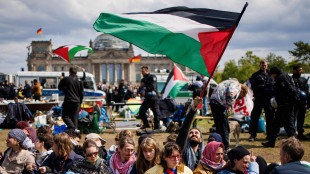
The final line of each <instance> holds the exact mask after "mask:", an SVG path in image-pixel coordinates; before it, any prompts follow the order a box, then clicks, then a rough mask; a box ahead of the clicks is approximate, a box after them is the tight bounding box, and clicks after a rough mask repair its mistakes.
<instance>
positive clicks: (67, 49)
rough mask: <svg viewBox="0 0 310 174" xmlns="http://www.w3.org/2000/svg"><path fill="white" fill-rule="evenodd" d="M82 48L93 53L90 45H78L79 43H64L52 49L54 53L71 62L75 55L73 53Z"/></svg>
mask: <svg viewBox="0 0 310 174" xmlns="http://www.w3.org/2000/svg"><path fill="white" fill-rule="evenodd" d="M82 50H89V51H90V52H92V53H94V52H93V50H92V49H91V48H90V47H85V46H80V45H65V46H61V47H59V48H57V49H56V50H54V51H53V53H54V54H57V55H59V56H60V57H61V58H63V59H64V60H65V61H67V62H69V63H70V62H71V61H72V60H73V58H74V56H75V54H76V53H77V52H79V51H82Z"/></svg>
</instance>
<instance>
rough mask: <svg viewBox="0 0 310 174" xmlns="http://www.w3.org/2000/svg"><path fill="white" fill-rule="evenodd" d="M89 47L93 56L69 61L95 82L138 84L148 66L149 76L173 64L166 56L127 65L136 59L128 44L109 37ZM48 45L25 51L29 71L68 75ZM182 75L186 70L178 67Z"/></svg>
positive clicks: (38, 44)
mask: <svg viewBox="0 0 310 174" xmlns="http://www.w3.org/2000/svg"><path fill="white" fill-rule="evenodd" d="M89 47H91V48H92V49H93V51H94V54H92V53H90V52H88V53H87V55H86V56H80V55H79V53H77V54H76V55H75V56H76V57H75V58H74V59H73V61H72V64H73V65H77V66H79V67H82V68H84V69H85V70H86V72H90V73H92V74H93V75H94V76H95V81H96V83H97V84H98V83H99V82H104V83H106V84H112V85H116V84H118V83H119V81H120V80H121V79H124V80H125V81H126V82H127V83H129V84H137V83H139V82H140V80H141V77H142V75H141V67H142V66H148V67H149V70H150V72H151V73H154V72H155V70H158V69H167V70H171V69H172V68H173V65H174V63H173V62H172V61H171V60H170V59H169V58H168V57H166V56H162V55H150V56H141V61H140V62H132V63H130V62H129V61H128V60H129V59H130V58H131V57H134V56H137V55H136V54H135V53H134V50H133V47H132V45H131V44H129V43H128V42H125V41H123V40H120V39H118V38H116V37H114V36H111V35H108V34H101V35H99V36H98V37H97V38H96V39H95V40H94V41H92V40H90V42H89ZM53 49H56V48H52V43H51V42H50V41H32V43H31V45H30V47H29V48H28V50H29V51H28V58H27V66H28V71H68V70H69V67H70V66H71V65H70V64H69V63H68V62H66V61H64V60H63V59H61V58H60V57H59V56H58V55H53V54H52V50H53ZM181 68H182V70H183V71H185V70H187V68H186V69H185V67H183V66H181Z"/></svg>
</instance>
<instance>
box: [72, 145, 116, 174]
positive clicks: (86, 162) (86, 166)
mask: <svg viewBox="0 0 310 174" xmlns="http://www.w3.org/2000/svg"><path fill="white" fill-rule="evenodd" d="M83 153H84V156H85V158H84V159H79V160H77V161H75V162H74V163H73V165H72V166H71V169H70V171H71V172H74V173H83V174H88V173H89V174H90V173H106V174H113V172H112V170H111V169H110V168H109V167H108V166H107V165H106V161H105V160H104V159H102V158H100V157H99V147H98V146H97V144H96V142H95V141H94V140H92V139H87V140H85V142H84V144H83Z"/></svg>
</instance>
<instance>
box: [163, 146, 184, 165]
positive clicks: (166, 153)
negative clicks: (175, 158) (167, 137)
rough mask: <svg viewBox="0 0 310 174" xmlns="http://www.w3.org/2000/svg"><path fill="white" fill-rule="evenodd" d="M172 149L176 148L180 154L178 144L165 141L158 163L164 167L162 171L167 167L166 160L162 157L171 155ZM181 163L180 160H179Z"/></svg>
mask: <svg viewBox="0 0 310 174" xmlns="http://www.w3.org/2000/svg"><path fill="white" fill-rule="evenodd" d="M173 150H177V151H179V153H180V155H181V148H180V146H178V145H177V144H176V143H174V142H171V143H167V144H166V145H165V146H164V149H163V151H162V152H161V156H160V165H161V166H162V167H163V168H164V171H166V170H167V169H168V165H167V162H166V160H165V159H164V158H166V157H169V156H171V155H172V152H173ZM180 163H181V160H180Z"/></svg>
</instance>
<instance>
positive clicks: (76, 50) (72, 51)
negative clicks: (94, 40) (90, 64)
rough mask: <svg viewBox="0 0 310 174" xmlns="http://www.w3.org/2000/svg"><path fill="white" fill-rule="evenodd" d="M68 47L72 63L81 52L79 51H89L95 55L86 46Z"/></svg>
mask: <svg viewBox="0 0 310 174" xmlns="http://www.w3.org/2000/svg"><path fill="white" fill-rule="evenodd" d="M68 47H69V51H68V54H69V59H70V62H71V61H72V60H73V58H74V55H75V54H76V53H77V52H79V51H82V50H86V49H88V50H89V51H90V52H92V53H94V52H93V50H92V49H91V48H89V47H85V46H80V45H72V46H68Z"/></svg>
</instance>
